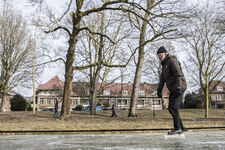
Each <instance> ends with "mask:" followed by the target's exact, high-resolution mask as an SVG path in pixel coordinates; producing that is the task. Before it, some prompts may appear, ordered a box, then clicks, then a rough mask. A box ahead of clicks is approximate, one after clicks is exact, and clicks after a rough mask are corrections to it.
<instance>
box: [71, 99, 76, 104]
mask: <svg viewBox="0 0 225 150" xmlns="http://www.w3.org/2000/svg"><path fill="white" fill-rule="evenodd" d="M70 104H71V105H77V104H78V100H77V99H71V103H70Z"/></svg>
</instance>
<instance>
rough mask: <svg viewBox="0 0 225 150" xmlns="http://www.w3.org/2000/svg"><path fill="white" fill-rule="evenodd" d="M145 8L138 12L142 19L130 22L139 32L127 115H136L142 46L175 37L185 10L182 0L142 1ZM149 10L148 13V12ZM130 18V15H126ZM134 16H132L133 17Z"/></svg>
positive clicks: (142, 60) (142, 53) (141, 65)
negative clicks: (136, 58) (142, 11)
mask: <svg viewBox="0 0 225 150" xmlns="http://www.w3.org/2000/svg"><path fill="white" fill-rule="evenodd" d="M143 3H144V4H143V5H145V7H146V10H147V11H145V12H144V13H141V12H140V13H139V16H143V18H144V19H143V21H142V20H139V19H138V18H137V19H136V22H132V25H134V26H135V27H136V28H137V30H138V32H139V36H140V37H139V46H138V47H137V48H135V49H138V51H139V53H138V61H137V64H136V73H135V79H134V84H133V91H132V97H131V104H130V110H129V115H128V116H129V117H136V116H137V100H138V95H139V93H138V92H139V85H140V80H141V73H142V67H143V62H144V56H145V51H144V47H145V45H146V44H148V43H150V42H154V41H156V40H160V39H163V38H177V36H176V35H174V33H175V31H176V28H177V26H178V22H179V21H181V20H182V17H184V16H182V15H181V14H182V13H184V12H186V11H187V10H186V8H185V3H184V1H179V0H178V1H177V0H176V1H173V0H172V1H161V0H159V1H154V0H147V1H143ZM148 12H150V13H148ZM128 17H129V18H131V17H132V16H131V15H130V16H128ZM135 17H136V16H134V18H135Z"/></svg>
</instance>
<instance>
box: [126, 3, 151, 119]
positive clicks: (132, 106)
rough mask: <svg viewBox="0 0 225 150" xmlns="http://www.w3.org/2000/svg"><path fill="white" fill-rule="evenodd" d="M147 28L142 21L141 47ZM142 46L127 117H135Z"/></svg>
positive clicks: (142, 55)
mask: <svg viewBox="0 0 225 150" xmlns="http://www.w3.org/2000/svg"><path fill="white" fill-rule="evenodd" d="M147 5H148V6H147V11H149V10H150V1H148V4H147ZM144 18H145V19H146V20H147V19H148V13H145V17H144ZM146 28H147V22H146V21H143V24H142V28H141V31H140V40H139V46H141V45H142V44H143V43H145V32H146ZM144 56H145V52H144V46H141V47H140V48H139V57H138V64H137V66H136V73H135V79H134V84H133V90H132V96H131V102H130V110H129V115H128V117H137V100H138V95H139V85H140V81H141V72H142V67H143V62H144Z"/></svg>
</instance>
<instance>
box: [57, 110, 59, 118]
mask: <svg viewBox="0 0 225 150" xmlns="http://www.w3.org/2000/svg"><path fill="white" fill-rule="evenodd" d="M58 115H59V110H58V109H57V117H58Z"/></svg>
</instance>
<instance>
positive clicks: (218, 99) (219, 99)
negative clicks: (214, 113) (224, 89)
mask: <svg viewBox="0 0 225 150" xmlns="http://www.w3.org/2000/svg"><path fill="white" fill-rule="evenodd" d="M213 100H214V101H222V100H223V99H222V95H214V96H213Z"/></svg>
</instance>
